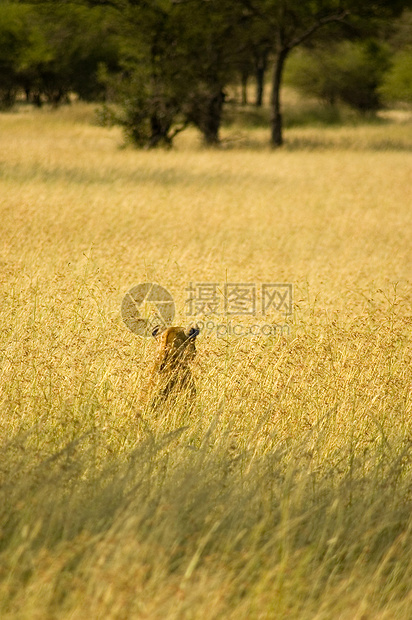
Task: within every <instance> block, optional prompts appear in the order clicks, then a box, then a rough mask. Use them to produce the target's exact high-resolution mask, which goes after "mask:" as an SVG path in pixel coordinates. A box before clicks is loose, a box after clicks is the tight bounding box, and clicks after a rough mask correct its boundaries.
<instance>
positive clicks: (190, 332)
mask: <svg viewBox="0 0 412 620" xmlns="http://www.w3.org/2000/svg"><path fill="white" fill-rule="evenodd" d="M185 334H186V336H187V338H191V339H192V340H194V339H195V338H196V337H197V336H198V335H199V334H200V329H199V326H198V325H191V326H190V327H188V328H187V330H186V331H185Z"/></svg>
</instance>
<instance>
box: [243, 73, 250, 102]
mask: <svg viewBox="0 0 412 620" xmlns="http://www.w3.org/2000/svg"><path fill="white" fill-rule="evenodd" d="M248 77H249V74H248V73H247V72H246V71H242V105H247V80H248Z"/></svg>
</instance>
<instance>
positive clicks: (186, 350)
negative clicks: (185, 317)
mask: <svg viewBox="0 0 412 620" xmlns="http://www.w3.org/2000/svg"><path fill="white" fill-rule="evenodd" d="M199 331H200V330H199V328H198V326H197V325H195V326H192V327H189V328H188V329H184V328H183V327H167V328H165V327H163V328H162V327H160V326H158V327H155V328H154V330H153V332H152V334H153V336H154V337H155V338H156V339H157V340H158V342H159V352H158V357H157V360H156V363H155V366H154V369H153V379H154V380H155V381H156V382H157V383H158V384H159V385H160V392H159V393H158V396H157V397H156V403H157V402H159V400H160V401H161V400H165V399H166V398H169V396H170V394H171V393H173V392H174V393H175V394H176V391H184V392H185V393H187V394H189V395H190V396H194V395H195V393H196V389H195V385H194V381H193V378H192V374H191V371H190V368H189V364H190V362H191V361H192V360H193V358H194V357H195V355H196V346H195V340H196V338H197V336H198V334H199Z"/></svg>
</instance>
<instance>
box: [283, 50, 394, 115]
mask: <svg viewBox="0 0 412 620" xmlns="http://www.w3.org/2000/svg"><path fill="white" fill-rule="evenodd" d="M388 64H389V50H388V48H387V46H385V45H383V44H382V43H378V42H376V41H366V42H349V41H344V42H341V43H339V44H338V45H336V46H335V47H334V48H333V49H332V50H325V49H318V48H315V49H312V50H307V49H305V50H303V51H302V50H300V51H299V52H298V53H296V54H295V55H294V57H292V59H291V60H290V64H289V67H288V72H287V82H288V83H289V84H290V85H292V86H294V87H296V88H298V89H299V90H300V91H301V92H303V93H304V94H306V95H309V96H315V97H318V98H320V99H323V100H324V101H325V102H327V103H329V104H331V105H333V104H335V103H336V102H337V101H342V102H344V103H347V104H349V105H350V106H352V107H353V108H355V109H357V110H359V111H361V112H366V111H368V110H376V109H377V108H378V107H379V106H380V98H379V86H380V85H381V84H382V81H383V79H384V74H385V71H386V69H387V67H388Z"/></svg>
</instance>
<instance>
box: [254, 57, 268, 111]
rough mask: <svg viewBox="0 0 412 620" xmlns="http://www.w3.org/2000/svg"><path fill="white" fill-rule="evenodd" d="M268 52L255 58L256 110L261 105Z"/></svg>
mask: <svg viewBox="0 0 412 620" xmlns="http://www.w3.org/2000/svg"><path fill="white" fill-rule="evenodd" d="M267 61H268V52H266V51H265V52H263V53H262V54H260V55H256V56H255V76H256V102H255V105H256V107H257V108H261V107H262V104H263V90H264V87H265V73H266V69H267Z"/></svg>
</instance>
